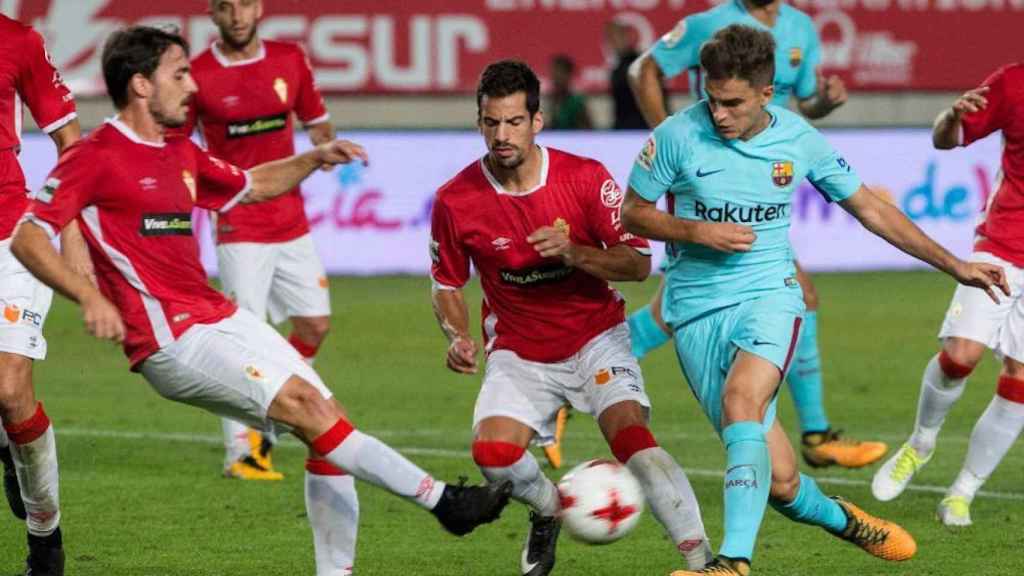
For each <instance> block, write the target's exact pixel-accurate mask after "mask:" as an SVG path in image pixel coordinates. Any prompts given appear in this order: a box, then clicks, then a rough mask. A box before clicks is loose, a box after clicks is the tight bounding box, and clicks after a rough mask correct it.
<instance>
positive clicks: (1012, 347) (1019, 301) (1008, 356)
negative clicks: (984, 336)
mask: <svg viewBox="0 0 1024 576" xmlns="http://www.w3.org/2000/svg"><path fill="white" fill-rule="evenodd" d="M1020 276H1022V272H1021V269H1019V268H1015V269H1013V270H1012V271H1010V270H1007V278H1008V279H1013V278H1014V277H1020ZM1022 284H1024V283H1015V284H1011V288H1012V290H1011V293H1012V296H1011V297H1010V298H1006V299H1007V300H1011V301H1012V304H1011V306H1010V310H1009V311H1008V312H1007V314H1006V318H1005V320H1004V321H1003V324H1002V328H1001V330H1000V331H999V335H998V337H997V340H996V345H995V347H994V350H995V352H996V354H998V355H1000V356H1002V357H1003V359H1004V364H1005V365H1006V366H1007V368H1006V369H1005V370H1004V371H1005V372H1007V373H1011V374H1012V375H1019V374H1021V373H1022V371H1024V370H1022V364H1024V285H1022ZM1004 298H1005V297H1004ZM1014 377H1015V378H1017V377H1020V376H1014Z"/></svg>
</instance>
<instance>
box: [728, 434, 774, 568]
mask: <svg viewBox="0 0 1024 576" xmlns="http://www.w3.org/2000/svg"><path fill="white" fill-rule="evenodd" d="M722 442H724V443H725V452H726V464H725V539H724V540H723V541H722V547H721V548H720V549H719V554H721V555H722V556H727V557H729V558H743V559H746V560H748V561H749V560H751V559H752V558H753V555H754V542H755V541H756V540H757V531H758V529H759V528H760V527H761V520H762V519H763V518H764V510H765V508H766V507H767V505H768V490H769V488H770V487H771V481H772V462H771V458H770V456H769V455H768V444H767V443H766V442H765V437H764V425H763V424H761V423H760V422H736V423H733V424H730V425H729V426H726V428H725V430H722Z"/></svg>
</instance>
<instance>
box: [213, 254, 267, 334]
mask: <svg viewBox="0 0 1024 576" xmlns="http://www.w3.org/2000/svg"><path fill="white" fill-rule="evenodd" d="M279 252H280V248H279V244H264V243H259V242H229V243H226V244H218V245H217V269H218V274H219V275H220V283H221V289H222V291H223V292H224V294H226V295H227V296H228V298H230V299H231V300H233V301H234V302H235V303H236V304H238V305H239V306H241V307H242V308H244V309H246V310H248V311H250V312H252V313H253V314H254V315H256V317H257V318H260V319H261V320H262V319H264V318H266V317H267V299H268V298H269V296H270V289H271V285H272V284H273V281H274V270H275V268H276V267H277V262H278V253H279Z"/></svg>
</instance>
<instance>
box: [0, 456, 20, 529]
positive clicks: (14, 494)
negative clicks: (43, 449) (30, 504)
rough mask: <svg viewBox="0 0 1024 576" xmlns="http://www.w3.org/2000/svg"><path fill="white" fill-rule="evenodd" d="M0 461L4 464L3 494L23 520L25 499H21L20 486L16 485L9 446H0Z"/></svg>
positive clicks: (17, 515) (13, 511) (16, 480)
mask: <svg viewBox="0 0 1024 576" xmlns="http://www.w3.org/2000/svg"><path fill="white" fill-rule="evenodd" d="M0 462H2V463H3V466H4V496H7V504H8V505H9V506H10V507H11V512H12V513H13V514H14V515H15V516H16V517H17V518H18V519H20V520H24V519H25V518H26V514H25V501H24V500H22V499H21V487H20V486H19V485H18V475H17V473H15V470H14V458H13V457H12V456H11V449H10V447H8V446H4V447H3V448H0Z"/></svg>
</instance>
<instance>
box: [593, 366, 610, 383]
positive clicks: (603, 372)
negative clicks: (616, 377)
mask: <svg viewBox="0 0 1024 576" xmlns="http://www.w3.org/2000/svg"><path fill="white" fill-rule="evenodd" d="M611 380H612V373H611V372H609V371H608V370H607V369H605V368H602V369H600V370H598V371H597V374H596V375H595V376H594V384H597V385H598V386H604V385H605V384H607V383H609V382H611Z"/></svg>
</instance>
